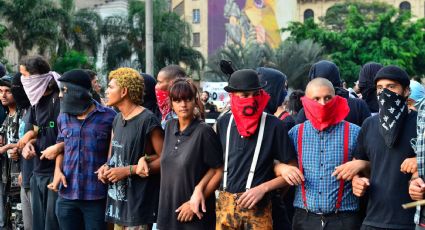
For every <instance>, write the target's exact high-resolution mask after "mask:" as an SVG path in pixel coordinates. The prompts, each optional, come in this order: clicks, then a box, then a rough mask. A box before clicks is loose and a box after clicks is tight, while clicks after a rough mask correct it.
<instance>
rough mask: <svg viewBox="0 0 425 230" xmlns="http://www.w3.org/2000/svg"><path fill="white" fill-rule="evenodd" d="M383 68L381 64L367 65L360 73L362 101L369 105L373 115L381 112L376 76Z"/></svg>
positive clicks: (370, 63) (371, 63) (372, 63)
mask: <svg viewBox="0 0 425 230" xmlns="http://www.w3.org/2000/svg"><path fill="white" fill-rule="evenodd" d="M382 67H383V66H382V65H381V64H379V63H375V62H369V63H366V64H365V65H364V66H363V67H362V69H361V70H360V73H359V88H360V92H361V93H362V99H363V100H364V101H365V102H366V103H367V105H368V107H369V110H370V111H371V112H372V113H377V112H378V110H379V106H378V98H377V96H376V86H375V75H376V73H377V72H378V71H379V70H380V69H381V68H382Z"/></svg>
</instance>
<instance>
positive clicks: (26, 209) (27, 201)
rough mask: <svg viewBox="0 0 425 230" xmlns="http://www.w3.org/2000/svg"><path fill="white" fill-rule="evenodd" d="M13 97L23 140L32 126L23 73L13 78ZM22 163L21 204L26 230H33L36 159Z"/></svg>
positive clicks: (24, 160) (22, 161) (19, 133)
mask: <svg viewBox="0 0 425 230" xmlns="http://www.w3.org/2000/svg"><path fill="white" fill-rule="evenodd" d="M11 91H12V95H13V97H14V98H15V102H16V106H17V108H18V110H19V111H21V119H19V131H18V136H19V139H21V138H22V137H23V136H24V134H25V133H26V132H27V131H28V129H29V127H30V125H29V124H28V119H29V118H28V116H30V114H31V113H29V111H30V106H31V104H30V101H29V99H28V97H27V95H26V94H25V91H24V87H23V85H22V82H21V73H17V74H15V75H14V76H13V78H12V85H11ZM20 161H21V174H20V175H19V176H20V178H21V191H20V196H21V204H22V217H23V218H22V219H23V221H24V229H31V228H32V211H31V188H30V178H31V175H32V171H33V169H34V159H29V160H26V159H24V158H21V159H20Z"/></svg>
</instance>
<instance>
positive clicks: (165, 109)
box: [155, 89, 171, 120]
mask: <svg viewBox="0 0 425 230" xmlns="http://www.w3.org/2000/svg"><path fill="white" fill-rule="evenodd" d="M155 94H156V100H157V102H158V107H159V111H161V114H162V120H164V119H165V116H167V114H168V113H170V112H171V108H170V99H169V94H170V92H168V90H160V89H155Z"/></svg>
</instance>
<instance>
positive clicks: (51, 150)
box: [40, 145, 59, 160]
mask: <svg viewBox="0 0 425 230" xmlns="http://www.w3.org/2000/svg"><path fill="white" fill-rule="evenodd" d="M58 155H59V151H58V147H57V146H56V145H52V146H49V147H48V148H46V149H45V150H43V151H41V156H40V160H43V159H48V160H54V159H55V158H56V157H57V156H58Z"/></svg>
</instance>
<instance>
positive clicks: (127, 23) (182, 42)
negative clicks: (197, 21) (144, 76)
mask: <svg viewBox="0 0 425 230" xmlns="http://www.w3.org/2000/svg"><path fill="white" fill-rule="evenodd" d="M164 3H165V2H164V1H163V0H155V1H154V7H153V8H154V14H153V15H154V18H153V20H154V35H153V37H154V41H155V42H154V54H155V55H154V58H155V60H154V71H155V72H156V73H157V72H158V71H159V69H161V68H162V67H164V66H166V65H169V64H180V63H183V64H185V65H186V66H187V68H188V70H189V72H199V71H200V70H201V69H202V68H203V65H204V58H203V57H202V55H201V53H200V52H198V51H196V50H194V49H192V48H191V47H190V37H191V33H190V26H189V24H188V23H186V22H185V21H183V20H182V19H181V18H180V17H179V16H178V15H177V14H175V13H173V12H169V11H168V8H167V7H166V6H167V4H164ZM144 19H145V4H144V2H141V1H137V0H130V1H129V9H128V15H127V16H126V17H122V16H111V17H108V18H106V19H105V20H104V22H103V27H102V35H103V36H104V37H105V39H106V41H107V45H106V49H105V52H106V68H107V70H111V69H114V68H116V67H118V66H120V65H124V64H125V65H128V64H130V65H132V67H135V68H138V69H141V67H142V66H144V64H145V44H146V43H145V21H144ZM133 54H134V55H135V56H136V57H137V58H136V59H135V60H133V61H134V62H132V63H131V62H130V63H129V61H130V59H131V57H132V55H133Z"/></svg>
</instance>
